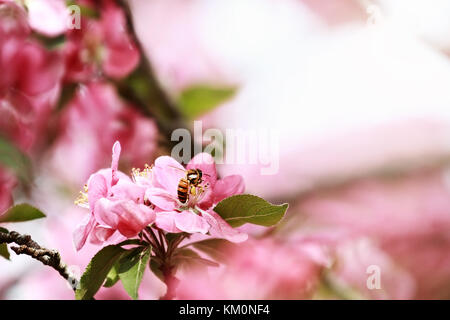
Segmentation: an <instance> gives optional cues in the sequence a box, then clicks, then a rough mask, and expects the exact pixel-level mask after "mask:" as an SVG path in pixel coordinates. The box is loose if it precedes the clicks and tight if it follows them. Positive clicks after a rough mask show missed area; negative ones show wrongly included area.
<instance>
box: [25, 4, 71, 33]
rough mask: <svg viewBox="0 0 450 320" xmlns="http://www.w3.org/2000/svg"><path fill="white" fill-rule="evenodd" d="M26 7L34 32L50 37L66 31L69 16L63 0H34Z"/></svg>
mask: <svg viewBox="0 0 450 320" xmlns="http://www.w3.org/2000/svg"><path fill="white" fill-rule="evenodd" d="M26 6H27V9H28V22H29V24H30V26H31V28H33V30H35V31H37V32H39V33H41V34H44V35H46V36H50V37H54V36H58V35H60V34H63V33H64V32H65V31H66V28H67V21H68V18H69V14H68V10H67V8H66V4H65V3H64V1H63V0H32V1H27V4H26Z"/></svg>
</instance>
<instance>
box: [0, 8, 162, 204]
mask: <svg viewBox="0 0 450 320" xmlns="http://www.w3.org/2000/svg"><path fill="white" fill-rule="evenodd" d="M76 4H77V5H78V6H80V7H81V8H82V15H81V17H80V18H81V20H80V22H81V25H80V28H74V29H70V28H68V22H69V13H70V12H69V11H68V8H67V5H66V2H65V1H64V0H34V1H26V2H20V1H12V0H0V52H1V54H0V69H1V70H2V76H1V77H0V114H1V115H2V117H1V118H0V136H2V137H5V138H7V139H8V140H9V141H11V142H12V143H13V144H14V145H15V146H17V147H18V148H19V149H20V150H21V151H23V152H24V153H26V154H27V155H28V156H31V157H32V158H33V160H39V159H40V157H41V156H42V155H45V156H46V157H45V161H43V163H44V164H45V166H46V167H47V168H48V169H49V170H51V171H52V172H54V173H56V174H58V175H59V177H60V179H61V180H63V181H64V183H66V184H67V185H68V186H75V185H76V186H79V184H80V183H83V182H84V181H85V180H86V178H87V177H88V176H89V174H90V173H91V172H93V171H96V170H98V169H99V168H101V167H104V166H105V164H106V163H107V161H108V159H109V157H110V148H111V145H112V144H113V143H114V141H116V140H120V141H122V143H123V146H124V149H125V151H126V154H127V157H126V159H125V161H124V163H126V165H127V166H128V167H131V166H134V165H137V164H138V163H142V162H144V161H145V160H147V159H152V156H153V153H154V151H155V148H156V139H157V136H158V133H157V127H156V124H155V121H154V120H153V119H150V118H147V117H145V116H143V115H142V114H141V113H140V112H139V111H138V110H137V108H136V107H135V106H134V105H132V104H130V103H128V102H127V101H125V100H122V99H121V98H120V97H119V95H118V93H117V92H116V89H115V87H114V86H113V84H112V83H111V82H110V81H109V79H114V80H117V79H119V78H123V77H126V76H128V75H129V74H130V73H131V72H132V71H133V70H134V69H135V68H136V67H137V66H138V64H139V61H140V52H139V50H138V48H137V45H136V44H135V42H134V41H133V39H132V36H131V35H130V33H129V32H128V28H127V21H126V18H125V14H124V11H123V10H122V8H121V7H119V6H118V5H117V3H116V2H115V1H110V0H102V1H93V0H81V1H77V2H76ZM85 12H88V13H89V12H90V13H89V14H85ZM45 39H47V40H49V41H54V40H55V39H62V40H63V41H62V42H61V43H59V44H58V45H56V46H54V45H53V46H48V42H46V40H45ZM58 41H59V40H58ZM71 84H76V85H77V86H76V91H75V92H74V94H69V95H67V93H64V92H65V91H63V89H64V88H67V87H68V86H69V85H71ZM63 93H64V94H66V95H67V96H63ZM67 97H69V98H70V100H68V101H67V102H66V103H65V104H64V109H62V111H61V112H56V111H57V106H58V102H60V101H62V99H66V98H67ZM58 111H59V110H58ZM44 148H48V150H49V151H48V152H46V153H43V152H42V150H43V149H44ZM144 159H145V160H144ZM67 167H71V168H72V169H73V170H67ZM0 169H1V170H4V169H5V168H0ZM8 174H9V173H8ZM13 187H14V184H11V183H9V179H8V181H7V180H6V179H0V189H1V190H4V191H5V192H4V194H5V196H3V198H4V199H10V198H11V190H12V188H13ZM2 202H4V203H5V205H3V206H1V207H2V208H3V207H5V208H6V207H8V206H9V205H10V204H11V201H10V200H8V202H6V201H2Z"/></svg>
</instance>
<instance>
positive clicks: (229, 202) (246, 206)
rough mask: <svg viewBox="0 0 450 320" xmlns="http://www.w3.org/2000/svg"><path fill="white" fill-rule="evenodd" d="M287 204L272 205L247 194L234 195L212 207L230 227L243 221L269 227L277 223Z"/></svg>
mask: <svg viewBox="0 0 450 320" xmlns="http://www.w3.org/2000/svg"><path fill="white" fill-rule="evenodd" d="M288 206H289V205H288V204H287V203H285V204H282V205H273V204H271V203H269V202H267V201H266V200H264V199H262V198H259V197H257V196H252V195H249V194H243V195H236V196H232V197H229V198H227V199H224V200H222V201H221V202H219V203H218V204H217V206H216V207H215V208H214V211H215V212H217V213H218V214H219V215H220V216H221V217H222V218H223V219H224V220H225V221H226V222H228V223H229V224H230V225H231V226H232V227H239V226H242V225H243V224H245V223H252V224H257V225H260V226H265V227H270V226H273V225H275V224H277V223H278V222H279V221H280V220H281V219H282V218H283V216H284V214H285V213H286V210H287V208H288Z"/></svg>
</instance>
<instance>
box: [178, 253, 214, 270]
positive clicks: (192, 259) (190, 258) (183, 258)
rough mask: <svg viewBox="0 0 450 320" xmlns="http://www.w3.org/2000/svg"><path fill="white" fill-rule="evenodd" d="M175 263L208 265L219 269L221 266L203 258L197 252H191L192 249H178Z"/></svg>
mask: <svg viewBox="0 0 450 320" xmlns="http://www.w3.org/2000/svg"><path fill="white" fill-rule="evenodd" d="M175 261H177V263H178V264H182V263H185V262H187V263H200V264H204V265H207V266H209V267H218V266H219V264H218V263H216V262H214V261H211V260H208V259H204V258H202V257H201V256H200V255H199V254H198V253H197V252H195V251H193V250H191V249H178V250H177V251H176V252H175Z"/></svg>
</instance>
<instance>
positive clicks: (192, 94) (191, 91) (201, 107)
mask: <svg viewBox="0 0 450 320" xmlns="http://www.w3.org/2000/svg"><path fill="white" fill-rule="evenodd" d="M235 93H236V88H235V87H231V88H216V87H210V86H207V85H196V86H192V87H190V88H188V89H186V90H184V91H183V92H182V93H181V95H180V97H179V99H178V104H179V106H180V111H181V112H182V113H183V114H184V115H185V116H186V117H187V118H190V119H195V118H197V117H199V116H201V115H203V114H205V113H207V112H208V111H210V110H212V109H214V108H215V107H217V106H219V105H220V104H222V103H224V102H225V101H227V100H228V99H230V98H231V97H233V96H234V94H235Z"/></svg>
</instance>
